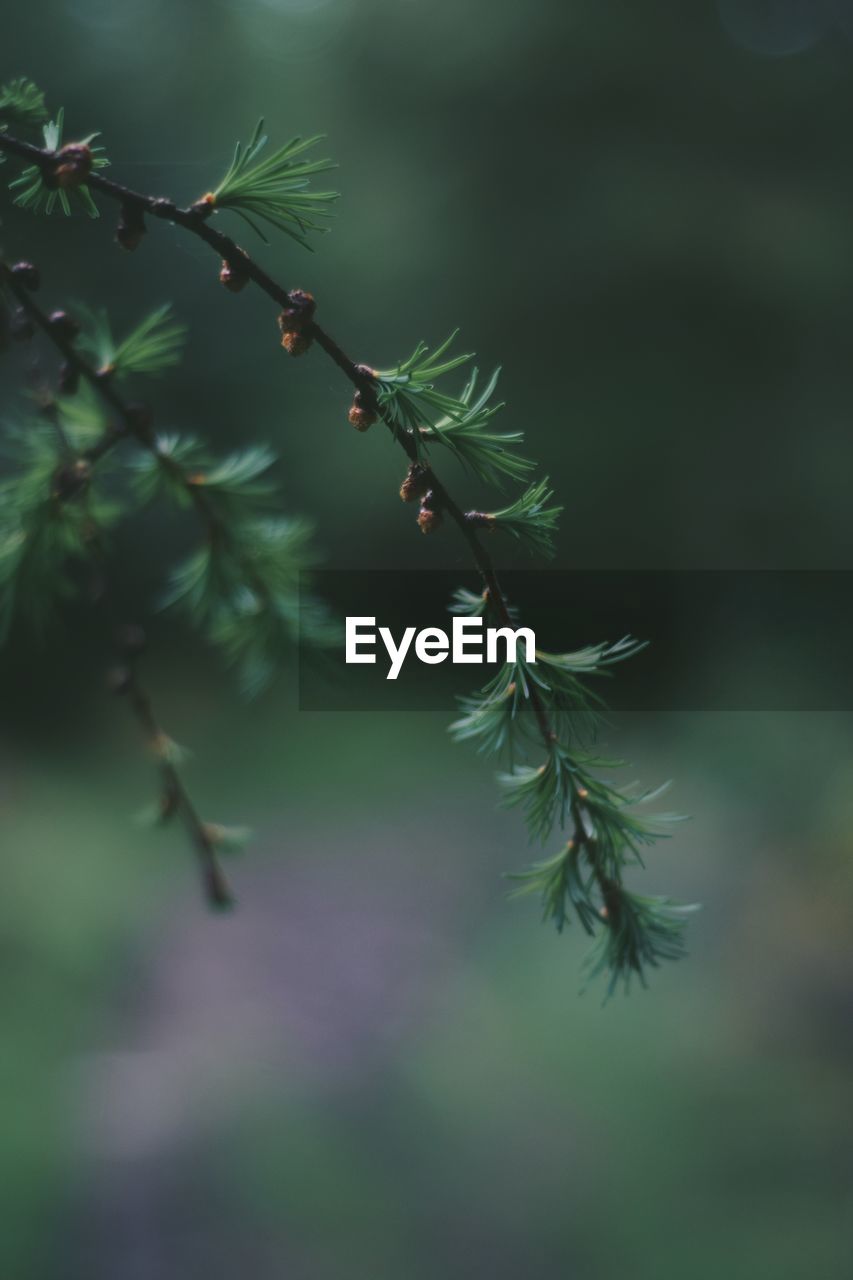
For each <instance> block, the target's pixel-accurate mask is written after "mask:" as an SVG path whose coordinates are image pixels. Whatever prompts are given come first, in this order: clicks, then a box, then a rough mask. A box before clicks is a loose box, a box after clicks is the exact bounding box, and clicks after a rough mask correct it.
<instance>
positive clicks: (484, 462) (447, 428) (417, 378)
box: [375, 331, 535, 485]
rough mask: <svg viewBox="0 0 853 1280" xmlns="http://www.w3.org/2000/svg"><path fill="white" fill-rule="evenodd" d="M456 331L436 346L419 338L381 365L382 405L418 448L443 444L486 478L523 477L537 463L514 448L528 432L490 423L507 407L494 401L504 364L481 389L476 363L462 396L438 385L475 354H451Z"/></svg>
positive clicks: (378, 384) (378, 396)
mask: <svg viewBox="0 0 853 1280" xmlns="http://www.w3.org/2000/svg"><path fill="white" fill-rule="evenodd" d="M455 337H456V331H454V332H453V333H452V334H451V335H450V337H449V338H447V339H446V340H445V341H444V342H443V343H441V345H440V346H439V347H437V348H436V350H435V351H433V352H430V350H429V348H428V347H427V345H426V343H424V342H420V343H418V345H417V347H416V348H415V350H414V351H413V352H412V354H411V355H410V356H409V358H408V359H407V360H403V361H402V362H401V363H400V364H398V365H395V366H394V367H393V368H391V369H385V370H377V371H376V373H375V378H376V399H377V402H378V404H379V407H380V409H382V410H383V412H384V413H385V414H386V416H387V417H388V419H389V420H390V421H391V422H392V424H393V425H394V426H395V427H397V428H399V429H400V430H403V431H408V432H410V433H412V436H413V438H414V440H415V443H416V444H417V445H418V447H419V448H420V447H421V446H427V447H428V446H429V445H431V444H440V445H443V446H444V447H445V448H447V449H450V450H451V452H452V453H454V454H455V455H456V457H457V458H458V459H459V460H460V462H462V463H463V464H464V465H465V466H467V467H468V468H469V469H470V470H471V471H473V472H474V474H475V475H476V476H478V477H479V478H480V479H481V480H483V481H485V482H486V483H490V484H498V485H500V484H502V483H503V481H504V480H505V479H510V480H523V479H524V478H525V477H526V476H527V475H528V474H529V473H530V471H531V470H532V469H533V467H534V465H535V464H534V463H532V462H530V461H529V460H528V459H527V458H522V457H520V456H519V455H518V454H517V453H516V452H515V446H516V445H517V444H520V443H521V441H522V439H523V438H524V437H523V434H522V433H521V432H520V431H513V432H504V433H501V432H495V431H493V430H492V428H491V422H492V419H493V418H494V417H495V415H496V414H497V413H498V412H499V411H500V410H501V409H502V408H503V404H502V403H497V404H492V403H491V399H492V396H493V395H494V392H495V389H496V387H497V382H498V376H499V373H500V370H499V369H496V370H495V372H494V373H493V374H492V376H491V378H489V379H488V380H487V381H486V383H485V384H484V385H483V386H482V387H481V388H479V389H478V387H479V383H478V377H479V375H478V371H477V370H476V369H474V370H473V371H472V373H471V376H470V377H469V379H468V381H467V382H466V383H465V385H464V386H463V388H462V391H461V393H460V394H459V395H457V396H454V395H451V394H450V393H448V392H447V391H445V390H444V389H443V388H439V387H438V386H437V385H436V384H437V382H438V380H439V379H440V378H443V377H445V376H446V375H447V374H448V373H452V372H453V371H454V370H455V369H458V368H460V367H461V366H462V365H464V364H467V362H468V361H469V360H470V359H471V358H472V357H471V355H470V354H466V355H457V356H448V355H447V352H448V351H449V349H450V347H451V345H452V344H453V340H454V339H455Z"/></svg>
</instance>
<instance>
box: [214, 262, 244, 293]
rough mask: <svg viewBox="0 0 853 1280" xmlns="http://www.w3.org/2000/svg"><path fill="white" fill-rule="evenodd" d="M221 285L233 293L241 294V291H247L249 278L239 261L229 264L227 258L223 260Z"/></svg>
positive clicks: (220, 276) (220, 273)
mask: <svg viewBox="0 0 853 1280" xmlns="http://www.w3.org/2000/svg"><path fill="white" fill-rule="evenodd" d="M219 283H220V284H224V285H225V288H226V289H230V290H231V292H232V293H239V292H240V290H241V289H245V287H246V285H247V284H248V283H249V276H248V274H247V272H246V268H245V267H244V266H243V264H242V263H241V262H240V261H239V259H233V260H232V261H230V262H229V261H228V259H227V258H223V260H222V267H221V269H220V272H219Z"/></svg>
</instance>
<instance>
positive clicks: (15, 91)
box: [0, 76, 47, 132]
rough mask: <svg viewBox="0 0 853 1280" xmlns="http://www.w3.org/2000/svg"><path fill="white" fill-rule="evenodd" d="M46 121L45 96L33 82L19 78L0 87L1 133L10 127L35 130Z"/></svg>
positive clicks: (22, 77) (24, 77)
mask: <svg viewBox="0 0 853 1280" xmlns="http://www.w3.org/2000/svg"><path fill="white" fill-rule="evenodd" d="M46 120H47V107H46V106H45V101H44V94H43V93H42V91H41V89H39V88H38V86H37V85H35V84H33V82H32V80H28V79H27V78H26V76H19V77H18V78H17V79H16V80H10V81H9V82H8V84H4V85H0V132H3V131H4V130H6V129H7V128H8V127H9V126H10V125H11V126H12V128H15V129H34V128H37V127H38V125H40V124H44V123H45V122H46Z"/></svg>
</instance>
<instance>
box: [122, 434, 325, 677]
mask: <svg viewBox="0 0 853 1280" xmlns="http://www.w3.org/2000/svg"><path fill="white" fill-rule="evenodd" d="M275 460H276V459H275V455H274V453H273V452H272V450H270V449H268V448H267V447H266V446H263V445H253V446H249V447H248V448H246V449H243V450H241V451H239V452H235V453H232V454H229V455H227V456H226V457H224V458H221V459H216V458H213V457H212V456H211V455H210V454H209V453H208V451H207V450H206V449H205V448H204V446H203V445H202V444H201V443H200V442H199V441H198V440H196V439H194V438H193V437H187V438H181V437H179V436H175V435H169V436H158V437H157V438H156V440H155V441H154V442H153V447H152V449H151V450H150V451H145V452H142V453H140V455H139V456H138V457H137V458H136V459H135V461H134V468H135V472H136V488H137V492H138V494H139V496H140V498H142V499H144V500H150V499H151V498H153V497H154V496H156V495H157V494H158V493H165V494H167V495H168V496H170V497H171V498H173V499H176V500H177V501H178V502H179V503H180V504H182V505H185V506H186V505H195V506H197V507H198V509H199V513H200V514H201V515H202V518H203V519H204V520H205V522H206V524H207V529H208V537H207V539H206V540H205V542H204V543H203V544H202V545H201V546H200V547H198V548H196V549H195V550H194V551H192V552H191V553H190V554H189V555H188V556H186V557H185V558H184V559H183V560H182V561H181V562H180V563H179V564H178V565H177V566H176V567H175V568H174V569H173V570H172V572H171V574H170V576H169V581H168V584H167V587H166V590H165V592H164V594H163V597H162V599H161V604H162V605H163V607H164V608H168V607H173V606H176V607H178V608H180V609H182V610H183V612H184V613H185V614H186V615H187V617H188V618H189V619H190V621H191V622H192V624H193V625H194V626H195V627H197V628H198V629H199V630H200V631H201V632H202V634H204V636H205V637H206V639H207V640H208V641H209V642H210V643H211V644H213V645H214V646H215V647H216V648H218V649H219V650H220V652H221V653H222V654H223V655H224V657H225V659H226V662H227V663H228V665H230V666H233V667H234V668H235V669H236V671H237V674H238V679H239V682H240V685H241V688H242V689H243V691H244V692H245V693H246V694H247V695H248V696H254V695H255V694H257V693H259V692H260V691H261V690H262V689H263V688H264V687H265V686H266V685H267V684H269V682H270V680H271V679H272V677H273V675H274V674H275V671H276V669H277V667H278V666H279V664H280V662H281V658H282V655H283V654H284V653H285V652H286V651H287V650H288V648H290V647H292V646H293V644H294V643H295V642H296V641H297V640H302V641H304V642H306V643H307V644H311V645H316V646H318V647H323V646H325V645H328V644H330V643H332V641H333V640H334V639H336V638H337V629H336V627H334V625H333V624H332V622H331V620H330V618H329V616H328V614H327V612H326V610H325V609H324V608H323V606H322V605H321V604H320V602H319V601H317V600H316V599H314V598H313V597H312V596H311V594H310V592H309V591H308V589H307V571H308V570H309V569H310V567H311V566H312V565H313V564H314V563H315V560H316V557H315V555H314V553H313V551H312V549H311V529H310V526H309V525H308V524H307V523H306V522H305V521H302V520H298V519H289V518H286V517H283V516H280V515H273V514H271V510H272V508H273V505H274V503H275V502H276V499H277V489H276V486H275V484H274V482H273V480H272V479H271V477H270V475H269V472H270V469H271V467H272V466H273V464H274V463H275Z"/></svg>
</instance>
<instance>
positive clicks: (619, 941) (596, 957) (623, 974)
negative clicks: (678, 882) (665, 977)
mask: <svg viewBox="0 0 853 1280" xmlns="http://www.w3.org/2000/svg"><path fill="white" fill-rule="evenodd" d="M606 910H607V916H606V920H607V927H606V928H604V929H602V930H601V936H600V939H599V942H598V946H597V948H596V949H595V950H594V951H593V953H592V955H590V957H589V958H588V960H587V972H588V973H589V976H590V977H591V978H593V977H595V976H596V975H597V974H599V973H606V974H608V975H609V982H608V986H607V994H608V995H612V994H613V992H614V991H615V990H616V987H617V986H618V985H619V983H620V982H621V983H622V984H623V985H624V988H625V990H626V991H628V990H629V989H630V985H631V979H632V977H634V976H635V975H636V977H637V978H638V979H639V982H640V984H641V985H642V986H645V985H646V976H647V971H648V969H650V968H657V967H658V966H659V965H660V963H661V961H662V960H680V959H682V958H683V957H684V955H686V947H685V944H684V929H685V926H686V924H687V918H688V917H689V916H690V915H692V914H693V913H694V912H695V911H698V910H699V908H698V906H697V905H696V904H691V905H689V906H679V905H678V904H677V903H674V902H673V901H672V900H671V899H670V898H662V897H643V896H642V895H641V894H638V893H630V892H629V891H628V890H627V889H625V888H622V887H620V888H619V889H618V890H614V892H613V893H612V894H610V895H609V896H608V905H607V908H606Z"/></svg>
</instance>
